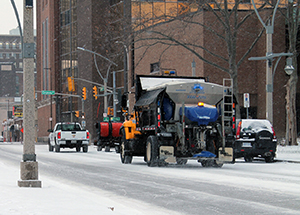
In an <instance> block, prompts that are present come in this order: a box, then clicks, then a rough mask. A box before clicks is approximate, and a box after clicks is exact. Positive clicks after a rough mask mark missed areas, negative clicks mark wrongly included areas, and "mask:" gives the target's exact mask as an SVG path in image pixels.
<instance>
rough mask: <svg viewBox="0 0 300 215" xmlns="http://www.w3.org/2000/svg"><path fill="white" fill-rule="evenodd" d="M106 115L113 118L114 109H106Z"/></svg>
mask: <svg viewBox="0 0 300 215" xmlns="http://www.w3.org/2000/svg"><path fill="white" fill-rule="evenodd" d="M107 115H108V116H113V115H114V109H113V108H111V107H108V108H107Z"/></svg>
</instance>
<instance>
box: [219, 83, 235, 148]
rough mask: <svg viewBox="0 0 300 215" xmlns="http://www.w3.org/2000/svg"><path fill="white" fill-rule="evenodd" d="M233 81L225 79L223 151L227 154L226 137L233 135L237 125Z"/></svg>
mask: <svg viewBox="0 0 300 215" xmlns="http://www.w3.org/2000/svg"><path fill="white" fill-rule="evenodd" d="M232 83H233V81H232V79H226V78H224V79H223V106H222V139H223V144H222V151H223V152H225V144H226V135H228V134H231V133H232V128H234V126H235V124H234V121H235V118H234V117H235V110H234V104H233V85H232Z"/></svg>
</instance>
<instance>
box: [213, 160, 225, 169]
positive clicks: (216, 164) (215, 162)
mask: <svg viewBox="0 0 300 215" xmlns="http://www.w3.org/2000/svg"><path fill="white" fill-rule="evenodd" d="M222 166H223V163H222V162H217V161H214V163H213V167H217V168H221V167H222Z"/></svg>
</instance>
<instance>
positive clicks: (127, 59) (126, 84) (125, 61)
mask: <svg viewBox="0 0 300 215" xmlns="http://www.w3.org/2000/svg"><path fill="white" fill-rule="evenodd" d="M116 43H117V44H122V45H123V47H124V94H125V95H127V94H128V93H127V92H128V83H127V82H128V70H129V52H128V48H127V46H126V45H125V43H124V42H122V41H116ZM127 107H128V98H127ZM128 108H129V107H128Z"/></svg>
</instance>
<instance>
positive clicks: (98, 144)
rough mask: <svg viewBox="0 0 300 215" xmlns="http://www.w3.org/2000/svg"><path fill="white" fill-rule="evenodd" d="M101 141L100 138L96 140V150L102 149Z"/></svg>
mask: <svg viewBox="0 0 300 215" xmlns="http://www.w3.org/2000/svg"><path fill="white" fill-rule="evenodd" d="M102 148H103V147H102V141H101V140H98V142H97V151H98V152H100V151H102Z"/></svg>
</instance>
